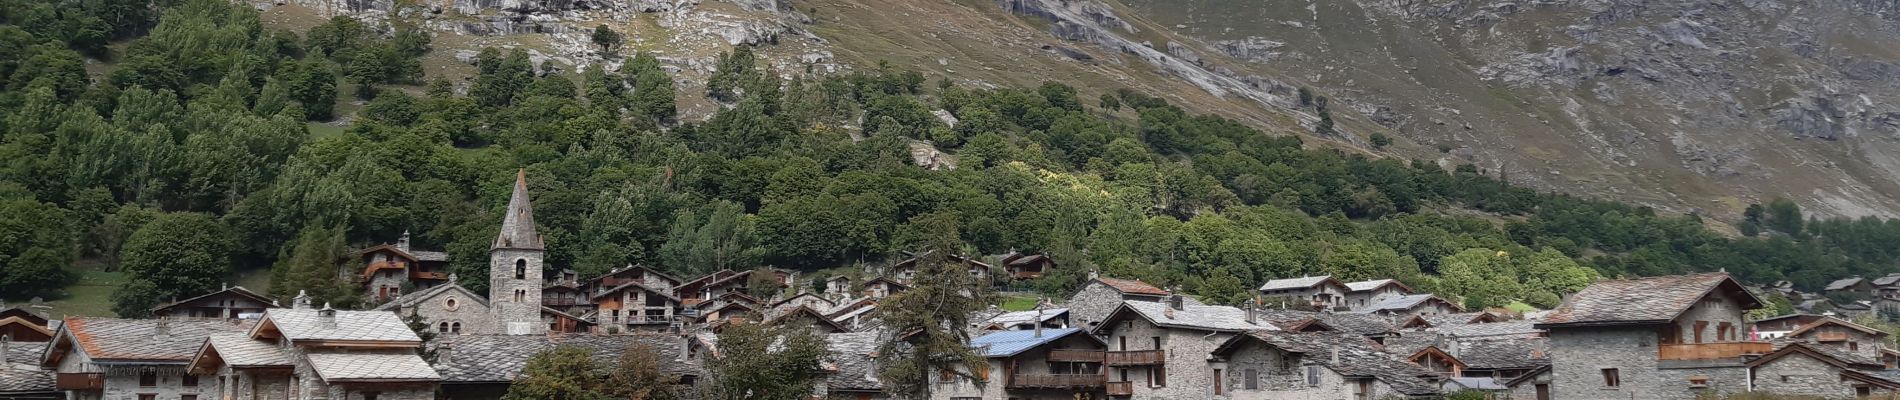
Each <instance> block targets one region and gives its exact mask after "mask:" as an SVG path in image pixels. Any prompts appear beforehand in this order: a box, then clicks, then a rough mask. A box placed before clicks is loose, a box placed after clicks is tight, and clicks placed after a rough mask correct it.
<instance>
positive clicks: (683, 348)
mask: <svg viewBox="0 0 1900 400" xmlns="http://www.w3.org/2000/svg"><path fill="white" fill-rule="evenodd" d="M692 351H693V336H692V335H680V348H679V354H677V355H675V356H674V357H673V359H674V360H676V361H686V358H687V357H686V355H687V354H688V353H691V352H692Z"/></svg>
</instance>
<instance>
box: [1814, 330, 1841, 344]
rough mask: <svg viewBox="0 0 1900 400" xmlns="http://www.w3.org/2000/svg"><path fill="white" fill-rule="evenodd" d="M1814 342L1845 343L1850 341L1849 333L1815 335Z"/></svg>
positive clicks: (1821, 333)
mask: <svg viewBox="0 0 1900 400" xmlns="http://www.w3.org/2000/svg"><path fill="white" fill-rule="evenodd" d="M1814 340H1819V341H1823V342H1844V341H1847V340H1848V337H1847V332H1820V333H1816V334H1814Z"/></svg>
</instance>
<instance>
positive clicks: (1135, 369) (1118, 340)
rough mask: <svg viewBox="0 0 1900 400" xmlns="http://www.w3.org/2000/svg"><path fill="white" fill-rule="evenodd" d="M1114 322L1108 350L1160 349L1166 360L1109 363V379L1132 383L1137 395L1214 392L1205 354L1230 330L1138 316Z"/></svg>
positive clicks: (1181, 396)
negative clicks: (1172, 326)
mask: <svg viewBox="0 0 1900 400" xmlns="http://www.w3.org/2000/svg"><path fill="white" fill-rule="evenodd" d="M1072 312H1073V311H1072ZM1114 323H1116V324H1119V325H1118V326H1114V327H1110V328H1109V330H1107V331H1106V332H1108V335H1106V336H1107V341H1108V349H1109V351H1130V350H1161V351H1163V352H1164V354H1165V360H1166V361H1165V362H1164V364H1163V365H1158V366H1130V367H1110V368H1109V375H1108V380H1109V381H1110V382H1131V383H1133V386H1134V393H1135V397H1136V398H1156V399H1199V398H1207V397H1209V396H1213V395H1214V377H1213V368H1211V367H1209V366H1208V364H1207V358H1208V354H1210V353H1212V352H1213V351H1214V348H1215V347H1220V345H1221V343H1226V342H1227V339H1229V338H1232V337H1233V335H1234V334H1233V333H1228V332H1209V331H1202V330H1191V329H1169V328H1164V327H1160V326H1155V324H1153V323H1150V322H1148V321H1146V320H1143V319H1141V318H1126V319H1121V320H1119V321H1116V322H1114ZM1097 332H1102V331H1101V330H1098V331H1097Z"/></svg>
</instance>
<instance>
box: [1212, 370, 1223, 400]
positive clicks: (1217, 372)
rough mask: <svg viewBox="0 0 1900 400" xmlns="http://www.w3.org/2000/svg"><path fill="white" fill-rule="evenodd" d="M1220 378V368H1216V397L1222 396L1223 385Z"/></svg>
mask: <svg viewBox="0 0 1900 400" xmlns="http://www.w3.org/2000/svg"><path fill="white" fill-rule="evenodd" d="M1220 378H1221V373H1220V368H1215V369H1214V395H1216V396H1219V395H1220V394H1221V389H1222V388H1221V384H1220V383H1221V382H1220Z"/></svg>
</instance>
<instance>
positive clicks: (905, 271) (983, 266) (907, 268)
mask: <svg viewBox="0 0 1900 400" xmlns="http://www.w3.org/2000/svg"><path fill="white" fill-rule="evenodd" d="M909 254H910V258H906V259H904V260H902V261H898V262H897V263H894V264H891V274H890V276H891V278H892V279H896V280H897V281H899V282H910V281H911V280H914V279H917V262H918V261H922V260H923V259H924V258H926V257H929V256H930V254H931V251H924V252H918V253H909ZM950 260H951V261H955V262H960V263H963V265H964V266H965V267H966V268H967V269H968V271H969V272H970V278H971V279H974V280H976V282H978V283H981V284H985V285H987V284H989V282H990V268H993V267H991V266H990V264H988V263H984V262H983V261H980V260H977V259H976V258H973V257H969V256H965V255H962V254H951V255H950Z"/></svg>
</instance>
